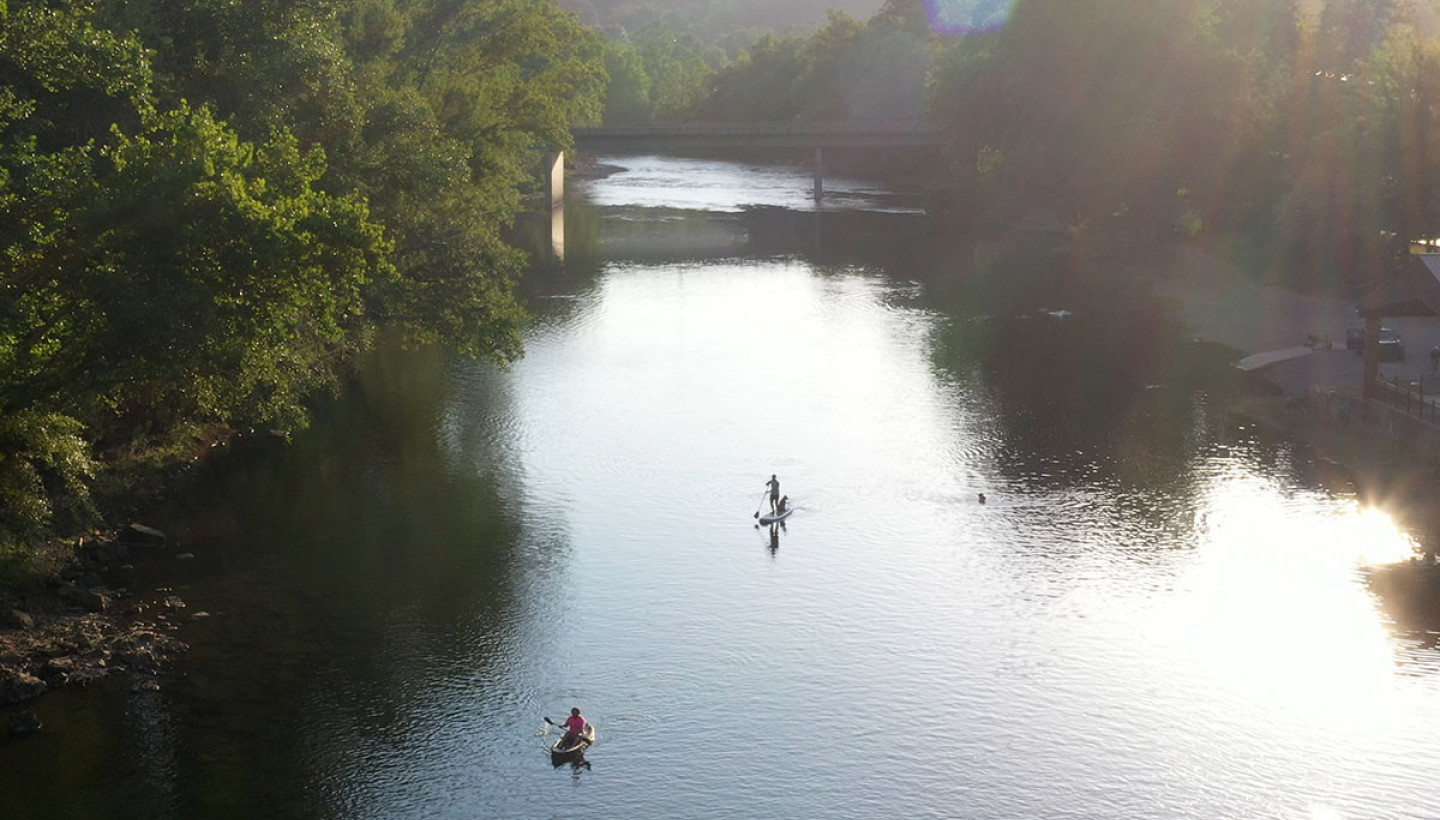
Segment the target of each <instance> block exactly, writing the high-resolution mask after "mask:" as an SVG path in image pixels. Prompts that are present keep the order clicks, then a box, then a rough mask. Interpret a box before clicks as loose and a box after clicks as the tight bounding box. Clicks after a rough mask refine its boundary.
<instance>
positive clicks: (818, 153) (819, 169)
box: [815, 145, 825, 202]
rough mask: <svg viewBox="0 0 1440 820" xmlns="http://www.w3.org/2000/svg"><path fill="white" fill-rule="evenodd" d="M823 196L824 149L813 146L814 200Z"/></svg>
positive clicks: (817, 200)
mask: <svg viewBox="0 0 1440 820" xmlns="http://www.w3.org/2000/svg"><path fill="white" fill-rule="evenodd" d="M824 196H825V149H824V148H821V147H820V146H818V145H817V146H815V201H816V202H819V201H820V200H821V198H822V197H824Z"/></svg>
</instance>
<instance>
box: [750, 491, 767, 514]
mask: <svg viewBox="0 0 1440 820" xmlns="http://www.w3.org/2000/svg"><path fill="white" fill-rule="evenodd" d="M769 494H770V491H769V490H766V491H765V492H763V493H761V494H760V504H759V505H758V506H757V507H755V514H754V515H752V516H750V517H751V518H759V517H760V507H763V506H765V496H767V495H769Z"/></svg>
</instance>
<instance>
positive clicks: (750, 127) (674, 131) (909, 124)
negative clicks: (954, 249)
mask: <svg viewBox="0 0 1440 820" xmlns="http://www.w3.org/2000/svg"><path fill="white" fill-rule="evenodd" d="M571 131H572V132H573V133H574V134H575V136H577V137H582V136H587V137H652V136H665V137H671V136H695V137H713V136H776V135H787V136H844V135H860V136H877V135H878V136H927V137H938V136H940V133H941V130H940V127H939V126H937V125H934V124H932V123H929V122H925V121H923V120H844V121H834V122H797V121H781V122H674V123H626V124H619V125H603V126H588V127H582V128H573V129H571Z"/></svg>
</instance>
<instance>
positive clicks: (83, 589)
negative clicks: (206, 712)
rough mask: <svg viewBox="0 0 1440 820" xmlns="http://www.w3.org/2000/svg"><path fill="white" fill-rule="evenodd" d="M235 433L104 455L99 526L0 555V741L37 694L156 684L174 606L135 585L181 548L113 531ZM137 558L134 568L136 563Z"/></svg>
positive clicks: (30, 723) (135, 532) (21, 725)
mask: <svg viewBox="0 0 1440 820" xmlns="http://www.w3.org/2000/svg"><path fill="white" fill-rule="evenodd" d="M238 437H240V431H235V430H229V429H222V428H196V429H193V430H190V431H189V433H188V434H186V435H182V436H178V437H177V438H176V439H174V440H173V441H171V442H169V443H168V444H166V445H164V446H152V447H150V448H148V449H146V450H144V451H137V452H133V453H124V454H111V455H110V457H109V459H108V461H107V462H105V464H106V468H105V469H104V470H103V471H102V473H101V474H100V475H99V476H98V477H97V479H96V482H95V487H94V489H93V497H94V502H95V506H96V508H97V511H98V514H99V517H100V521H99V522H97V523H96V525H95V526H94V527H93V528H91V529H90V530H88V531H87V532H85V533H84V534H79V533H71V534H68V535H64V536H56V537H53V538H50V539H48V540H46V541H43V542H38V543H34V544H31V545H28V546H27V547H24V548H23V549H22V550H16V551H12V552H11V554H10V558H9V560H8V561H7V563H6V566H5V572H3V573H0V581H3V583H0V737H3V736H4V735H5V734H7V732H8V733H9V734H12V735H25V734H30V733H33V732H35V731H39V730H40V729H41V728H42V727H41V725H40V722H39V720H38V718H36V717H35V715H34V713H33V711H31V710H30V709H29V708H28V704H29V703H30V702H31V701H33V700H35V699H36V698H38V697H40V696H41V695H42V694H44V693H45V692H47V691H50V690H54V689H59V688H63V687H67V686H74V685H82V686H83V685H85V684H88V683H91V682H93V681H96V680H98V679H100V678H104V677H107V676H110V675H114V674H128V675H130V676H131V677H132V685H133V686H135V687H137V688H141V689H147V690H154V689H158V688H159V685H160V684H159V681H158V675H159V673H160V672H161V671H162V670H163V669H164V667H165V665H166V664H167V663H169V662H170V661H171V660H172V659H173V658H174V657H175V656H176V655H177V654H179V653H180V652H183V651H184V650H185V649H187V648H188V647H187V646H186V644H185V643H184V642H183V641H181V640H179V639H178V638H177V637H176V636H175V634H174V633H175V632H176V631H177V630H178V629H179V625H180V623H181V622H183V621H185V620H189V619H194V618H197V617H198V618H204V617H207V614H206V613H204V612H197V613H191V614H189V615H187V614H186V612H185V610H186V602H185V601H183V600H182V599H181V598H180V597H179V596H176V595H174V594H173V592H172V591H171V590H169V589H164V588H154V589H145V588H144V584H143V583H142V580H141V579H142V573H143V571H144V566H145V565H146V564H148V563H150V562H153V561H156V560H161V559H162V558H168V559H170V560H181V561H184V560H191V559H192V558H193V555H191V554H190V553H188V552H185V551H184V549H183V548H180V549H176V547H177V545H176V544H175V543H174V542H173V541H172V540H170V539H167V538H166V536H165V534H164V533H161V532H159V531H158V530H155V529H152V528H150V527H147V526H145V525H143V524H137V523H131V524H129V525H126V526H123V527H121V526H119V525H118V524H115V523H110V522H118V521H125V520H127V519H129V520H133V519H134V518H136V517H137V516H140V515H143V513H144V512H145V511H146V510H151V509H154V508H156V507H157V506H158V505H159V504H160V503H161V502H162V501H163V500H164V499H165V498H167V497H170V496H171V495H172V494H173V493H175V492H177V491H179V489H180V488H181V487H182V486H183V480H184V477H185V476H186V475H188V472H189V469H190V468H191V467H192V466H193V465H195V464H196V463H197V462H199V461H200V460H201V459H202V458H204V457H206V456H207V455H208V454H209V453H211V452H213V451H214V450H215V448H217V447H220V446H222V445H223V444H225V443H227V442H230V441H234V440H235V439H237V438H238ZM137 565H138V567H137Z"/></svg>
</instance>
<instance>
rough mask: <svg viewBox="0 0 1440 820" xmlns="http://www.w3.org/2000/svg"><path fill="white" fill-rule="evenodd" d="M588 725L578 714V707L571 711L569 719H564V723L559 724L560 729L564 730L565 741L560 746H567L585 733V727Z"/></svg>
mask: <svg viewBox="0 0 1440 820" xmlns="http://www.w3.org/2000/svg"><path fill="white" fill-rule="evenodd" d="M588 725H590V724H589V723H588V722H587V721H586V720H585V718H584V717H583V716H581V714H580V707H579V706H576V707H575V708H574V709H571V710H570V717H568V718H565V722H564V723H562V724H560V728H562V729H564V730H565V740H564V742H563V743H562V744H561V745H562V746H569V745H570V744H571V743H573V742H574V741H575V739H576V738H577V737H579V736H580V735H581V733H583V732H584V731H585V727H586V726H588Z"/></svg>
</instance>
